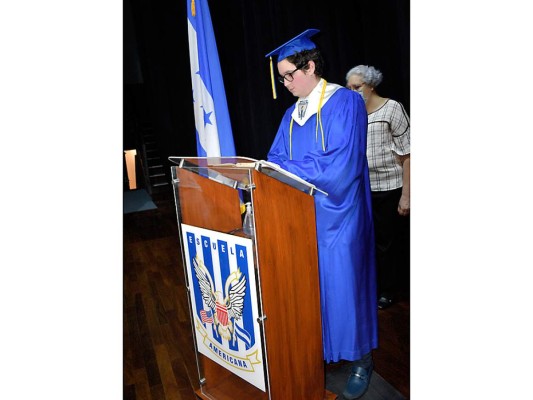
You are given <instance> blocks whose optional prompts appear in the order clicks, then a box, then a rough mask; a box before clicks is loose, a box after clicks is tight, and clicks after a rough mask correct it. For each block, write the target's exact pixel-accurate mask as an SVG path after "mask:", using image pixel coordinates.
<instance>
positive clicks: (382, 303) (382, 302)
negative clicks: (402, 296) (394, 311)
mask: <svg viewBox="0 0 533 400" xmlns="http://www.w3.org/2000/svg"><path fill="white" fill-rule="evenodd" d="M392 303H393V300H392V296H389V295H386V294H383V295H381V297H380V298H379V300H378V308H379V309H380V310H384V309H385V308H389V307H390V306H392Z"/></svg>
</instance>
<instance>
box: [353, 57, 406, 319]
mask: <svg viewBox="0 0 533 400" xmlns="http://www.w3.org/2000/svg"><path fill="white" fill-rule="evenodd" d="M382 79H383V74H382V73H381V72H380V71H379V70H377V69H376V68H374V67H372V66H367V65H358V66H357V67H354V68H352V69H351V70H350V71H348V73H347V74H346V86H347V87H348V88H349V89H351V90H354V91H356V92H358V93H359V94H360V95H361V96H362V97H363V100H364V101H365V106H366V111H367V113H368V131H367V150H366V155H367V159H368V168H369V170H370V187H371V190H372V212H373V218H374V230H375V235H376V261H377V272H378V298H379V299H378V307H379V308H380V309H383V308H386V307H388V306H390V305H391V304H392V303H393V301H394V296H395V291H396V286H395V283H396V281H397V278H398V277H397V268H396V266H397V265H398V262H399V261H398V256H397V255H396V254H395V249H397V240H398V238H399V236H398V234H399V230H400V226H401V225H400V222H401V221H400V220H399V218H400V217H399V215H400V216H408V215H409V212H410V152H411V144H410V128H409V117H408V116H407V113H406V112H405V110H404V108H403V106H402V105H401V104H400V103H399V102H397V101H394V100H392V99H388V98H384V97H381V96H380V95H379V94H378V93H377V91H376V87H377V86H378V85H379V84H380V83H381V81H382Z"/></svg>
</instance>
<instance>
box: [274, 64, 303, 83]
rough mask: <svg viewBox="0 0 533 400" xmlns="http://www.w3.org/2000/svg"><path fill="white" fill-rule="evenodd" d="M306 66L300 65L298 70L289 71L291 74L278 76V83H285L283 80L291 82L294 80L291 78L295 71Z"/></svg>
mask: <svg viewBox="0 0 533 400" xmlns="http://www.w3.org/2000/svg"><path fill="white" fill-rule="evenodd" d="M305 65H306V64H303V65H300V66H299V67H298V68H296V69H295V70H293V71H291V72H287V73H286V74H283V75H282V76H278V81H279V82H280V83H285V80H287V82H292V81H293V80H294V76H292V75H293V74H294V73H295V72H296V71H298V70H299V69H302V68H303V67H305Z"/></svg>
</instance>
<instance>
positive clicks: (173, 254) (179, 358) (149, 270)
mask: <svg viewBox="0 0 533 400" xmlns="http://www.w3.org/2000/svg"><path fill="white" fill-rule="evenodd" d="M153 200H154V202H155V204H156V205H157V207H158V208H157V210H148V211H142V212H136V213H131V214H124V220H123V223H124V236H123V240H124V246H123V252H124V288H123V289H124V290H123V296H124V305H123V307H124V319H123V336H124V342H123V363H124V371H123V377H124V378H123V379H124V400H134V399H136V400H141V399H146V400H171V399H172V400H174V399H183V400H197V397H196V395H195V393H194V390H195V389H197V388H198V387H199V384H198V378H197V367H196V359H195V355H194V350H193V346H192V343H193V339H192V329H191V324H190V319H189V306H188V302H187V294H186V290H185V284H184V273H183V267H182V263H181V254H180V245H179V236H178V230H177V220H176V210H175V208H174V199H173V197H172V193H171V191H170V189H169V190H168V191H165V192H163V193H159V194H154V195H153ZM406 281H407V282H408V279H406ZM404 286H405V285H404ZM378 316H379V348H378V349H377V350H375V351H374V364H375V371H376V372H377V373H378V374H379V375H381V376H382V377H383V378H384V379H385V380H386V381H387V382H389V383H390V384H391V385H392V386H394V387H395V388H396V389H397V390H398V391H399V392H400V393H402V394H403V395H404V396H405V397H406V398H407V399H409V396H410V393H409V392H410V385H409V373H410V371H409V368H410V318H409V290H408V283H407V287H406V288H405V289H404V290H403V294H402V295H401V296H400V298H399V301H398V303H397V304H395V305H394V306H393V307H391V308H389V309H387V310H380V311H379V312H378Z"/></svg>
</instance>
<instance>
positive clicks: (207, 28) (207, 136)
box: [187, 0, 236, 157]
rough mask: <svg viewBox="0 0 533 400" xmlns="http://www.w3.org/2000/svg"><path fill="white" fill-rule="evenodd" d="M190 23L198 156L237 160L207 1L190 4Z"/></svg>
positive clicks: (188, 11)
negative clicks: (234, 157)
mask: <svg viewBox="0 0 533 400" xmlns="http://www.w3.org/2000/svg"><path fill="white" fill-rule="evenodd" d="M187 20H188V27H189V55H190V60H191V80H192V90H193V104H194V122H195V124H196V144H197V145H196V147H197V151H198V156H199V157H220V156H223V157H231V156H235V155H236V154H235V144H234V142H233V133H232V131H231V122H230V118H229V112H228V104H227V102H226V92H225V90H224V82H223V81H222V71H221V69H220V61H219V60H218V52H217V45H216V42H215V34H214V32H213V24H212V23H211V14H210V13H209V6H208V4H207V0H187Z"/></svg>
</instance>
